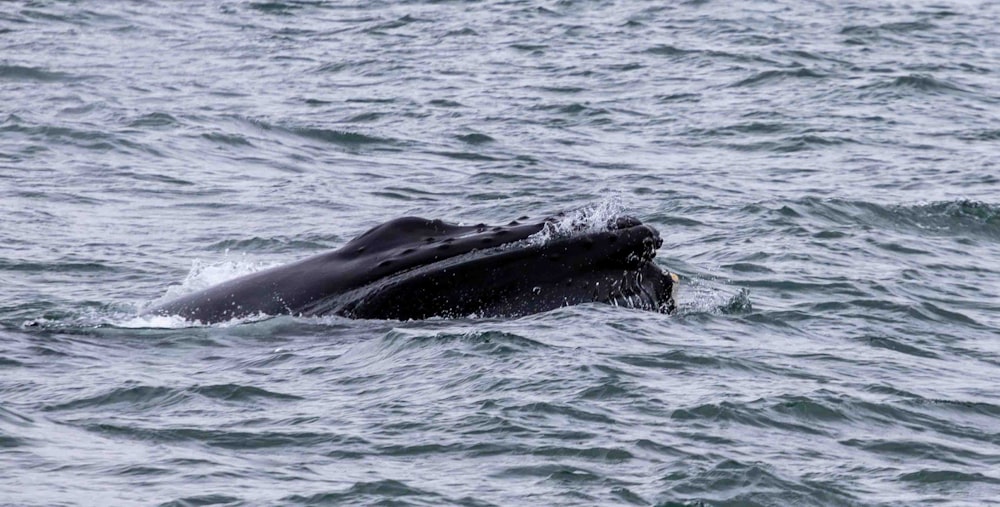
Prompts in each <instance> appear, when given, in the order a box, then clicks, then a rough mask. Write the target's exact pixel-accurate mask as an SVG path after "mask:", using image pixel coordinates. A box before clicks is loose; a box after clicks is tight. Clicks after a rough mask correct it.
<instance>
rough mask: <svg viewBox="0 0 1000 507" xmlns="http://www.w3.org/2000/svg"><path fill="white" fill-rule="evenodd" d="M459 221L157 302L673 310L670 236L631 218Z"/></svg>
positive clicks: (379, 308) (402, 315) (269, 307)
mask: <svg viewBox="0 0 1000 507" xmlns="http://www.w3.org/2000/svg"><path fill="white" fill-rule="evenodd" d="M525 220H526V218H524V217H522V218H521V219H518V220H515V221H513V222H510V223H509V224H507V225H501V226H488V225H485V224H479V225H471V226H470V225H456V224H450V223H446V222H443V221H441V220H428V219H424V218H417V217H404V218H398V219H395V220H392V221H389V222H386V223H384V224H382V225H379V226H377V227H375V228H373V229H371V230H369V231H368V232H365V233H364V234H362V235H360V236H358V237H357V238H355V239H353V240H351V241H350V242H348V243H347V244H346V245H344V246H343V247H341V248H339V249H337V250H333V251H330V252H326V253H321V254H319V255H315V256H313V257H309V258H306V259H303V260H300V261H298V262H293V263H291V264H287V265H283V266H278V267H274V268H270V269H266V270H262V271H258V272H255V273H251V274H249V275H245V276H242V277H240V278H236V279H233V280H230V281H227V282H224V283H222V284H219V285H216V286H214V287H209V288H207V289H204V290H201V291H198V292H194V293H191V294H187V295H185V296H181V297H180V298H178V299H175V300H173V301H169V302H167V303H164V304H162V305H159V306H155V307H153V308H151V309H149V310H147V311H146V312H144V313H146V314H152V315H178V316H181V317H183V318H185V319H187V320H190V321H198V322H201V323H203V324H210V323H215V322H223V321H228V320H231V319H239V318H245V317H252V316H257V315H268V316H270V315H281V314H290V315H297V316H320V315H341V316H344V317H349V318H360V319H394V320H411V319H426V318H430V317H445V318H449V317H467V316H478V317H518V316H523V315H528V314H533V313H539V312H544V311H548V310H551V309H554V308H558V307H561V306H567V305H575V304H581V303H588V302H603V303H609V304H613V305H620V306H627V307H630V308H639V309H644V310H652V311H658V312H662V313H671V312H673V311H674V309H675V307H676V303H675V295H676V294H675V293H676V289H677V282H678V279H677V275H675V274H673V273H667V272H664V271H663V270H662V269H660V268H659V267H658V266H657V265H656V264H654V263H653V258H654V256H655V255H656V250H657V248H659V247H660V246H661V245H662V243H663V242H662V240H661V239H660V236H659V233H658V232H657V231H656V230H655V229H653V228H652V227H650V226H648V225H646V224H643V223H642V222H640V221H639V220H638V219H636V218H633V217H629V216H623V217H618V218H616V219H613V220H610V221H609V222H608V223H607V224H606V227H602V228H599V230H590V229H586V228H584V227H582V226H577V229H578V230H575V231H574V230H570V231H569V232H566V231H562V232H561V233H559V231H558V229H557V228H556V225H557V224H558V223H559V220H560V217H559V216H556V217H550V218H546V219H544V220H538V221H525Z"/></svg>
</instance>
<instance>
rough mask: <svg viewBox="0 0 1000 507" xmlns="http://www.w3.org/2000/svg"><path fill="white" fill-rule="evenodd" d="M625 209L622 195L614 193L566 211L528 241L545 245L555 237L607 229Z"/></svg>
mask: <svg viewBox="0 0 1000 507" xmlns="http://www.w3.org/2000/svg"><path fill="white" fill-rule="evenodd" d="M625 211H626V207H625V205H624V203H623V202H622V198H621V195H620V194H613V195H611V196H609V197H607V198H605V199H604V200H602V201H600V202H598V203H596V204H592V205H590V206H585V207H583V208H579V209H576V210H573V211H569V212H566V213H565V214H564V215H563V216H562V217H559V218H558V219H556V220H554V221H552V222H547V223H546V224H545V226H544V227H543V228H542V230H540V231H538V232H536V233H535V234H532V235H531V236H529V237H528V242H529V243H530V244H533V245H544V244H545V243H548V242H549V241H552V240H554V239H559V238H567V237H572V236H579V235H583V234H591V233H595V232H602V231H607V230H609V229H610V226H611V224H613V223H614V222H615V220H616V219H618V217H621V216H622V215H624V214H625Z"/></svg>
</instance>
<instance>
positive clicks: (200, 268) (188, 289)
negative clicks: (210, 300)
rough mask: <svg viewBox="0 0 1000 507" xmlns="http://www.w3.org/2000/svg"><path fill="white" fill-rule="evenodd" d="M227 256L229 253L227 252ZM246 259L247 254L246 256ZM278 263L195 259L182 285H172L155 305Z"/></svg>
mask: <svg viewBox="0 0 1000 507" xmlns="http://www.w3.org/2000/svg"><path fill="white" fill-rule="evenodd" d="M226 256H227V257H228V256H229V252H228V251H226ZM244 257H245V254H244ZM279 264H280V263H276V262H271V263H268V262H252V261H249V260H246V259H245V258H244V259H239V260H223V261H221V262H212V263H210V262H206V261H203V260H201V259H195V260H194V261H192V262H191V271H189V272H188V274H187V276H185V277H184V280H182V281H181V283H180V285H171V286H170V287H167V291H166V292H165V293H164V294H163V296H162V297H161V298H159V299H158V300H156V301H154V303H159V302H166V301H169V300H173V299H176V298H178V297H181V296H184V295H187V294H191V293H192V292H197V291H199V290H202V289H207V288H209V287H212V286H215V285H218V284H220V283H222V282H227V281H229V280H232V279H234V278H239V277H241V276H244V275H249V274H250V273H256V272H257V271H261V270H264V269H268V268H272V267H274V266H277V265H279Z"/></svg>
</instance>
